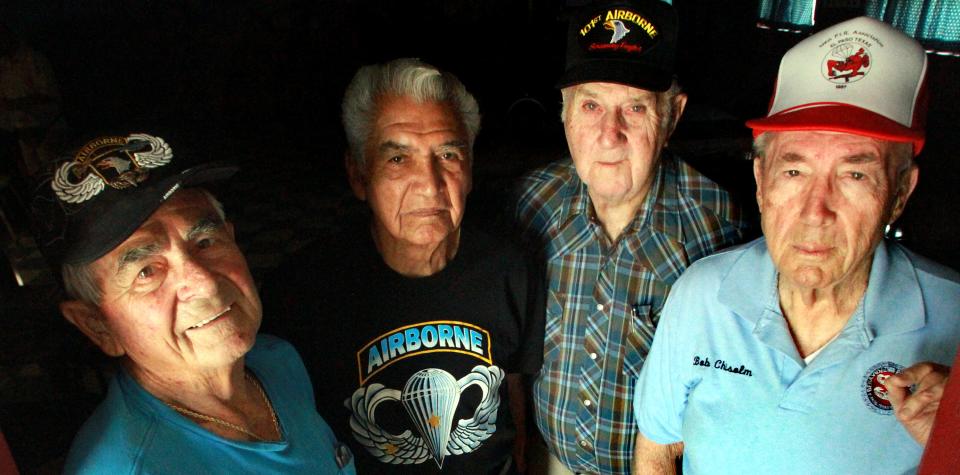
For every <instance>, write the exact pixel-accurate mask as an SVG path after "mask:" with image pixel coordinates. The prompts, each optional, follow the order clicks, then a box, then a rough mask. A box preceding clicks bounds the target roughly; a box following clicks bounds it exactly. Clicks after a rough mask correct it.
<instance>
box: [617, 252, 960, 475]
mask: <svg viewBox="0 0 960 475" xmlns="http://www.w3.org/2000/svg"><path fill="white" fill-rule="evenodd" d="M776 282H777V277H776V271H775V269H774V267H773V262H772V261H771V259H770V256H769V254H768V253H767V247H766V241H765V240H764V239H762V238H761V239H758V240H756V241H754V242H752V243H749V244H746V245H744V246H742V247H739V248H736V249H733V250H729V251H726V252H722V253H719V254H716V255H714V256H711V257H708V258H705V259H702V260H700V261H698V262H697V263H696V264H694V265H693V266H691V267H690V268H689V269H688V270H687V272H686V273H685V274H684V275H683V276H682V277H681V278H680V279H679V280H678V281H677V283H676V284H674V287H673V290H672V291H671V293H670V296H669V298H668V300H667V303H666V306H665V308H664V310H663V314H662V317H661V320H660V324H659V327H658V329H657V333H656V337H655V338H654V342H653V348H652V349H651V351H650V354H649V355H648V356H647V360H646V361H645V362H644V365H643V370H642V372H641V374H640V378H639V381H638V383H637V387H636V395H635V400H634V410H635V412H636V416H637V422H638V425H639V426H640V431H641V432H642V433H643V435H644V436H646V437H647V438H648V439H650V440H652V441H654V442H657V443H660V444H667V443H672V442H677V441H681V440H682V441H683V443H684V458H683V471H684V473H685V474H687V475H690V474H702V473H777V474H789V473H798V474H801V473H802V474H811V473H814V474H833V473H885V474H886V473H891V474H901V473H905V472H910V471H913V470H915V469H916V467H917V465H918V464H919V461H920V456H921V453H922V448H921V447H920V446H919V444H917V443H916V442H915V441H914V440H913V439H912V438H911V437H910V435H909V434H908V433H907V431H906V430H905V429H904V428H903V426H901V425H900V423H898V422H897V420H896V418H895V417H894V415H893V413H892V410H891V408H890V404H889V401H887V400H886V398H885V393H884V391H885V388H884V387H883V384H882V383H883V381H884V380H885V376H886V375H888V374H891V373H893V372H896V371H897V370H898V368H900V369H902V368H906V367H909V366H911V365H913V364H915V363H918V362H921V361H934V362H938V363H941V364H945V365H947V364H950V362H951V361H953V356H954V353H955V352H956V348H957V342H958V341H960V276H958V274H957V273H956V272H954V271H952V270H950V269H948V268H946V267H943V266H940V265H938V264H935V263H933V262H931V261H929V260H927V259H924V258H922V257H920V256H917V255H916V254H913V253H911V252H909V251H907V250H906V249H905V248H903V247H901V246H900V245H898V244H895V243H890V242H886V241H884V242H881V243H880V245H879V246H878V247H877V250H876V252H875V254H874V258H873V264H872V268H871V271H870V281H869V284H868V287H867V291H866V294H865V296H864V298H863V300H862V301H861V302H860V305H859V307H858V308H857V309H856V311H855V312H854V314H853V315H852V316H851V318H850V320H849V322H848V323H847V325H846V326H845V327H844V329H843V330H842V331H841V332H840V334H839V335H838V337H837V339H836V340H834V341H833V342H831V343H830V344H829V345H827V346H826V347H825V348H823V351H822V352H821V353H820V354H819V355H818V356H817V357H816V358H815V359H814V360H813V361H812V362H811V363H810V364H809V365H806V364H805V363H804V362H803V359H802V358H801V357H800V355H799V353H798V351H797V349H796V345H795V344H794V342H793V339H792V338H791V336H790V331H789V329H788V327H787V323H786V320H785V319H784V317H783V315H782V313H781V311H780V304H779V297H778V294H777V289H776Z"/></svg>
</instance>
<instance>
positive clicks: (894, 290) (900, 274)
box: [718, 238, 926, 341]
mask: <svg viewBox="0 0 960 475" xmlns="http://www.w3.org/2000/svg"><path fill="white" fill-rule="evenodd" d="M776 282H777V272H776V269H775V268H774V266H773V261H772V260H771V258H770V254H769V253H768V252H767V246H766V240H765V238H760V239H757V240H756V241H754V242H752V243H750V244H747V245H746V247H745V249H744V252H743V255H741V256H740V258H739V259H737V261H736V262H735V263H734V264H733V266H731V268H730V271H729V272H728V273H727V274H726V275H725V276H724V277H723V281H722V282H721V284H720V289H719V295H718V299H719V301H720V302H721V303H723V304H724V305H726V306H728V307H729V308H730V309H731V310H733V311H734V312H735V313H737V314H738V315H739V316H740V317H741V318H744V319H746V320H747V321H750V322H753V323H754V324H756V323H758V322H759V321H760V319H761V318H763V317H764V315H770V312H774V313H776V314H781V315H782V313H781V311H780V298H779V295H778V293H777V285H776ZM861 305H862V309H858V310H857V312H856V313H859V314H860V315H862V317H860V318H858V316H857V314H856V313H855V315H853V316H852V317H851V319H850V322H848V323H847V326H848V327H849V326H851V325H859V326H861V328H860V329H859V330H860V331H862V332H863V335H864V337H865V340H866V341H871V340H873V338H875V337H876V336H877V335H887V334H896V333H904V332H908V331H912V330H916V329H918V328H921V327H923V325H924V324H925V323H926V308H925V306H924V304H923V295H922V293H921V290H920V281H919V279H918V278H917V272H916V270H915V269H914V267H913V265H912V263H911V262H910V260H909V258H908V257H907V255H906V253H905V252H904V251H903V249H901V248H900V246H899V245H897V244H894V243H890V242H888V241H887V240H885V239H884V240H881V242H880V244H879V245H878V246H877V248H876V250H875V251H874V254H873V262H872V264H871V268H870V280H869V282H868V284H867V291H866V293H865V296H864V298H863V303H862V304H861Z"/></svg>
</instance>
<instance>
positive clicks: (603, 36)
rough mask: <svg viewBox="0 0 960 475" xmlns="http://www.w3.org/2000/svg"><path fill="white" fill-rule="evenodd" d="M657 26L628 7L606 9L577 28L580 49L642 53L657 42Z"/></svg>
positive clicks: (594, 51)
mask: <svg viewBox="0 0 960 475" xmlns="http://www.w3.org/2000/svg"><path fill="white" fill-rule="evenodd" d="M659 35H660V32H659V30H658V27H657V25H655V24H654V23H653V22H652V21H651V20H649V19H648V18H647V17H644V16H643V15H641V14H639V13H636V12H635V11H633V10H630V9H628V8H608V9H605V10H601V11H600V12H599V13H598V14H597V15H595V16H593V17H591V18H588V19H587V20H586V21H585V22H584V23H583V24H582V25H580V29H579V38H578V39H579V41H580V47H581V48H583V49H584V51H589V52H592V53H598V52H611V53H617V54H623V53H627V54H636V55H640V54H643V53H644V52H645V51H646V50H648V49H650V48H651V47H653V45H655V44H656V43H657V41H658V40H659Z"/></svg>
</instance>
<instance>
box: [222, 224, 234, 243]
mask: <svg viewBox="0 0 960 475" xmlns="http://www.w3.org/2000/svg"><path fill="white" fill-rule="evenodd" d="M223 229H225V230H226V231H227V234H229V235H230V239H233V240H234V241H236V240H237V234H236V232H235V228H234V227H233V223H231V222H230V221H227V222H225V223H223Z"/></svg>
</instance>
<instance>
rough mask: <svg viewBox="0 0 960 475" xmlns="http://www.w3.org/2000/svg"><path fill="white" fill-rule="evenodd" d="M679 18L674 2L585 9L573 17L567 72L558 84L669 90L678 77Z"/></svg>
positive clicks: (641, 0) (642, 1) (641, 1)
mask: <svg viewBox="0 0 960 475" xmlns="http://www.w3.org/2000/svg"><path fill="white" fill-rule="evenodd" d="M677 22H678V20H677V13H676V11H675V10H674V9H673V6H671V5H670V4H668V3H665V2H663V1H661V0H639V1H617V2H595V3H592V4H590V5H586V6H583V7H581V8H580V9H578V10H577V11H576V12H574V13H573V15H572V16H571V19H570V26H569V31H568V33H567V64H566V71H565V72H564V73H563V75H562V76H561V77H560V80H559V81H557V88H564V87H567V86H573V85H575V84H581V83H585V82H612V83H617V84H624V85H627V86H633V87H637V88H640V89H646V90H649V91H658V92H659V91H666V90H667V89H669V88H670V84H671V82H672V81H673V76H674V63H675V57H676V51H677Z"/></svg>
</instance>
